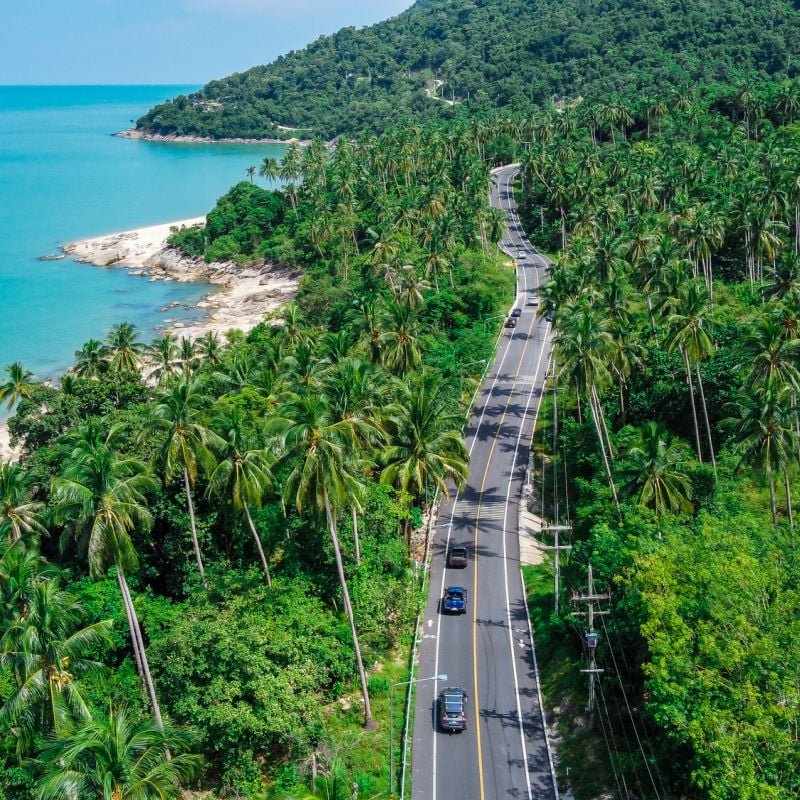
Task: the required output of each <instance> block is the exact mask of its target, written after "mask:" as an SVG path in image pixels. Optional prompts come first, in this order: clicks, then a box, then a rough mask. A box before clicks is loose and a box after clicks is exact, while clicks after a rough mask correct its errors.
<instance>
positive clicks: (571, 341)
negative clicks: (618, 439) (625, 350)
mask: <svg viewBox="0 0 800 800" xmlns="http://www.w3.org/2000/svg"><path fill="white" fill-rule="evenodd" d="M560 319H563V320H564V322H563V324H560V326H559V329H558V330H557V331H556V335H555V337H554V340H553V344H554V352H555V361H556V363H557V364H558V365H559V369H558V372H557V378H558V380H559V381H561V382H564V383H566V385H568V386H571V387H572V388H573V389H574V390H575V393H576V395H577V397H578V412H579V413H580V399H581V397H585V398H586V400H587V402H588V403H589V410H590V412H591V414H592V422H593V423H594V429H595V433H596V434H597V441H598V444H599V445H600V453H601V455H602V458H603V466H604V467H605V470H606V477H607V478H608V485H609V488H610V489H611V495H612V497H613V498H614V504H615V505H616V507H617V508H619V498H618V497H617V487H616V484H615V483H614V476H613V474H612V471H611V459H612V458H613V453H612V452H611V443H610V439H609V436H608V429H607V427H606V423H605V417H604V414H603V407H602V404H601V402H600V392H601V391H602V389H603V388H604V387H606V386H608V384H609V383H610V382H611V372H610V370H609V364H610V361H611V356H612V353H613V352H614V337H613V335H612V333H611V325H610V322H609V321H608V320H607V319H606V318H604V317H601V316H599V315H598V314H597V312H595V311H594V310H593V309H592V308H590V307H588V306H586V305H584V304H583V303H580V302H579V303H577V304H570V305H567V306H565V307H562V309H561V316H560Z"/></svg>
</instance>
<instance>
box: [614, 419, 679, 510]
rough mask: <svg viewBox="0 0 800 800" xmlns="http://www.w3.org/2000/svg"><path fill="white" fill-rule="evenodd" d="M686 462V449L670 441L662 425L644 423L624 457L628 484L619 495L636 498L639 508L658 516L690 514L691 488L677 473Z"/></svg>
mask: <svg viewBox="0 0 800 800" xmlns="http://www.w3.org/2000/svg"><path fill="white" fill-rule="evenodd" d="M686 461H687V453H686V447H685V446H684V445H683V443H681V442H676V441H675V440H673V439H672V437H671V436H670V435H669V433H668V432H667V429H666V428H665V427H664V425H663V423H661V422H645V423H644V424H642V425H640V426H639V428H638V429H637V431H636V439H635V440H634V442H633V444H632V445H631V447H630V448H629V449H628V451H627V453H626V462H627V463H626V465H625V473H626V474H627V476H629V480H628V483H626V484H625V486H624V487H623V491H626V492H628V493H629V494H633V495H635V496H637V497H638V499H637V502H638V504H639V505H640V506H645V507H646V508H652V509H653V510H654V511H655V512H656V514H658V515H659V516H661V515H662V514H664V512H665V511H672V512H673V513H676V514H677V513H690V512H691V511H692V510H693V506H692V503H691V496H692V487H691V483H690V482H689V478H688V477H687V475H686V472H685V471H683V470H682V469H681V465H682V464H685V463H686Z"/></svg>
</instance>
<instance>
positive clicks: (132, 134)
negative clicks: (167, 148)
mask: <svg viewBox="0 0 800 800" xmlns="http://www.w3.org/2000/svg"><path fill="white" fill-rule="evenodd" d="M111 135H112V136H119V137H120V138H121V139H141V140H142V141H145V142H178V143H186V144H300V145H303V146H305V145H309V144H311V140H310V139H298V138H297V137H292V138H291V139H241V138H230V139H214V138H213V137H211V136H179V135H178V134H176V133H150V132H149V131H144V130H140V129H139V128H128V129H127V130H124V131H117V132H116V133H112V134H111Z"/></svg>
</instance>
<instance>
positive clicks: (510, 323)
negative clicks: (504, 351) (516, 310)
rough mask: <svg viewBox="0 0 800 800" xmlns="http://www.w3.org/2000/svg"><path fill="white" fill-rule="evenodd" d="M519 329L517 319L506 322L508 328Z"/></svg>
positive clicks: (509, 319) (512, 318)
mask: <svg viewBox="0 0 800 800" xmlns="http://www.w3.org/2000/svg"><path fill="white" fill-rule="evenodd" d="M516 327H517V319H516V317H509V318H508V319H507V320H506V328H516Z"/></svg>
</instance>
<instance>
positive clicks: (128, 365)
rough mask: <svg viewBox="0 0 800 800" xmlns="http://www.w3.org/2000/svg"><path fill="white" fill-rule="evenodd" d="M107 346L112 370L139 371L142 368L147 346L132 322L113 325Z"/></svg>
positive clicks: (107, 354) (107, 355)
mask: <svg viewBox="0 0 800 800" xmlns="http://www.w3.org/2000/svg"><path fill="white" fill-rule="evenodd" d="M105 348H106V357H107V359H108V362H109V369H110V370H111V371H112V372H138V371H139V369H140V368H141V365H142V353H143V352H144V349H145V348H144V345H143V344H142V343H141V342H140V341H139V334H138V333H137V332H136V326H135V325H133V324H132V323H130V322H120V323H118V324H116V325H113V326H112V327H111V330H109V332H108V336H106V342H105Z"/></svg>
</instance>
